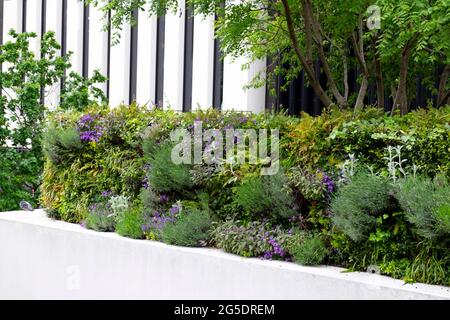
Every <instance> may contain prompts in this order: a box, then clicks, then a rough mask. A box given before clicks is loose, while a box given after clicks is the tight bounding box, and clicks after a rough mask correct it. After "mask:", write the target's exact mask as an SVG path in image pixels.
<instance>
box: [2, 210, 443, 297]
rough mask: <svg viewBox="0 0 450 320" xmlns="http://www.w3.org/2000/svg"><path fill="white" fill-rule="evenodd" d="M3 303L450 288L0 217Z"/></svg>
mask: <svg viewBox="0 0 450 320" xmlns="http://www.w3.org/2000/svg"><path fill="white" fill-rule="evenodd" d="M0 262H1V263H0V299H16V298H20V299H55V298H56V299H79V298H83V299H108V298H113V299H275V300H276V299H450V288H449V287H440V286H430V285H423V284H404V283H403V281H400V280H394V279H391V278H388V277H384V276H378V275H373V274H369V273H359V272H356V273H342V271H343V269H340V268H334V267H303V266H298V265H295V264H293V263H287V262H278V261H264V260H260V259H245V258H241V257H238V256H235V255H230V254H226V253H223V252H221V251H219V250H215V249H198V248H182V247H176V246H168V245H165V244H162V243H159V242H153V241H146V240H132V239H127V238H122V237H120V236H118V235H116V234H113V233H98V232H95V231H90V230H86V229H83V228H82V227H81V226H79V225H75V224H69V223H65V222H60V221H51V220H49V219H48V218H46V217H44V213H43V212H42V211H40V210H37V211H35V212H31V213H27V212H10V213H0Z"/></svg>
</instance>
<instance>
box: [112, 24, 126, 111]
mask: <svg viewBox="0 0 450 320" xmlns="http://www.w3.org/2000/svg"><path fill="white" fill-rule="evenodd" d="M130 40H131V27H130V26H129V25H125V26H123V28H122V31H121V32H120V42H119V43H118V44H116V45H114V46H112V47H111V53H110V54H111V62H110V63H111V70H110V82H109V86H110V87H109V93H110V96H109V104H110V106H111V108H115V107H117V106H118V105H120V104H121V103H125V104H126V103H128V100H129V94H130Z"/></svg>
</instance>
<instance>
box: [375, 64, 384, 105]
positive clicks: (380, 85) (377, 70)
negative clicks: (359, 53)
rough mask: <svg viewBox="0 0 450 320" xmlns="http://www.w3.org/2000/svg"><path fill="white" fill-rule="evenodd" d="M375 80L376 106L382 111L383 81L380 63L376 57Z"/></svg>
mask: <svg viewBox="0 0 450 320" xmlns="http://www.w3.org/2000/svg"><path fill="white" fill-rule="evenodd" d="M375 80H376V84H377V105H378V108H380V109H384V80H383V73H382V72H381V61H380V59H379V58H378V56H377V57H376V58H375Z"/></svg>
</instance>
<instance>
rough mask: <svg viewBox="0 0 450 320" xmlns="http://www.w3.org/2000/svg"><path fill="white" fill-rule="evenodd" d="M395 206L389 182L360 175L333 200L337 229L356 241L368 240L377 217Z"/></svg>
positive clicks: (332, 206) (332, 207) (334, 219)
mask: <svg viewBox="0 0 450 320" xmlns="http://www.w3.org/2000/svg"><path fill="white" fill-rule="evenodd" d="M391 206H392V201H391V196H390V186H389V183H388V182H387V180H386V179H384V178H382V177H379V176H375V175H369V174H366V173H363V172H362V173H359V174H356V175H355V176H354V177H353V178H352V180H351V182H350V183H349V184H348V185H345V186H344V187H342V188H341V189H340V190H339V191H338V193H337V195H336V196H335V197H334V198H333V199H332V201H331V210H332V212H333V216H332V221H333V223H334V225H335V226H336V228H337V229H338V230H340V231H342V232H344V233H345V234H346V235H348V236H349V237H350V238H351V239H352V240H354V241H361V240H363V239H367V237H368V236H369V233H370V231H371V230H373V229H374V227H375V225H376V217H377V216H378V215H379V214H381V213H383V212H384V211H385V210H388V209H389V208H390V207H391Z"/></svg>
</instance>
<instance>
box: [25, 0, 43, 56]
mask: <svg viewBox="0 0 450 320" xmlns="http://www.w3.org/2000/svg"><path fill="white" fill-rule="evenodd" d="M41 20H42V0H33V1H27V20H26V31H27V32H35V33H36V35H37V37H36V38H34V39H31V40H30V50H31V51H33V52H34V54H36V56H37V57H39V56H40V52H41V50H40V46H41Z"/></svg>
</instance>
